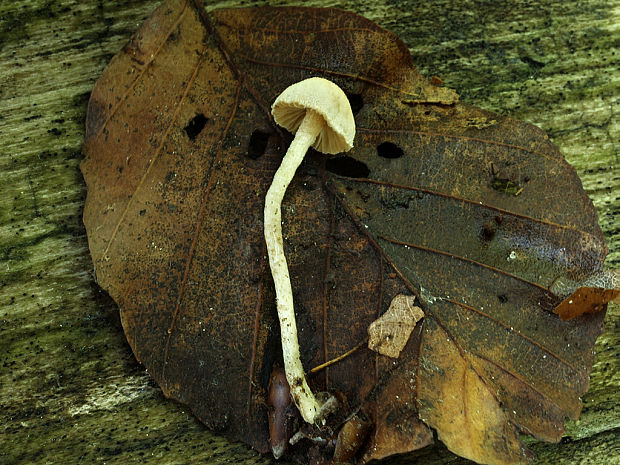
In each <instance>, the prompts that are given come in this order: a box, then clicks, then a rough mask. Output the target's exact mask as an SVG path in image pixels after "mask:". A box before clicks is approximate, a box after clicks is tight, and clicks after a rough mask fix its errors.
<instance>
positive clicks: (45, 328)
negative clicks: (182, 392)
mask: <svg viewBox="0 0 620 465" xmlns="http://www.w3.org/2000/svg"><path fill="white" fill-rule="evenodd" d="M258 3H261V4H265V3H268V4H276V3H278V2H253V3H252V4H258ZM388 3H389V6H388ZM157 4H158V2H152V1H149V2H131V1H126V2H119V1H100V2H94V1H92V2H91V1H85V2H77V1H70V0H59V1H58V2H54V3H52V4H51V3H49V2H42V1H40V0H33V1H32V2H27V3H26V2H9V1H6V0H5V1H3V2H1V3H0V150H1V152H0V199H2V204H1V205H2V208H0V270H1V272H0V317H1V321H2V325H1V326H0V332H1V333H0V341H1V342H0V349H1V352H2V354H3V355H2V358H3V360H2V370H0V399H1V404H2V409H1V418H2V427H1V429H0V431H2V434H0V463H7V464H9V463H11V464H13V463H63V464H67V463H103V462H105V463H161V462H166V463H171V464H175V463H205V462H207V463H224V462H231V461H232V462H239V463H248V464H249V463H272V459H270V458H269V457H260V456H258V455H257V454H256V453H255V452H253V451H252V450H250V449H248V448H247V447H245V446H243V445H241V444H237V443H230V442H228V441H226V440H225V439H223V438H221V437H218V436H216V435H214V434H213V433H211V432H209V431H207V430H206V429H205V428H204V427H203V426H202V425H201V424H199V423H198V422H197V421H196V420H194V419H193V417H192V416H191V415H190V414H189V413H188V412H187V411H186V410H185V409H184V408H183V407H181V406H179V405H178V404H176V403H174V402H170V401H167V400H165V399H164V398H163V395H162V394H161V393H160V391H159V389H158V388H156V387H155V386H154V385H153V383H152V382H151V381H150V378H149V377H148V375H147V374H146V373H145V372H144V370H143V369H142V368H141V367H140V366H139V365H137V363H136V362H135V359H134V358H133V356H132V354H131V352H130V351H129V348H128V346H127V344H126V342H125V339H124V336H123V333H122V330H121V327H120V322H119V320H118V312H117V309H116V307H115V305H114V303H113V302H112V301H111V300H110V299H109V298H108V297H107V296H106V295H105V294H104V293H103V292H102V291H100V290H99V288H98V286H97V285H96V283H95V282H94V279H93V273H92V262H91V259H90V256H89V253H88V249H87V243H86V237H85V231H84V227H83V225H82V221H81V214H82V208H83V202H84V197H85V188H84V184H83V180H82V178H81V175H80V172H79V162H80V160H81V157H82V155H81V145H82V142H83V137H84V117H85V113H86V103H87V101H88V97H89V92H90V90H91V89H92V86H93V84H94V82H95V80H96V79H97V78H98V77H99V75H100V74H101V72H102V70H103V68H104V67H105V66H106V64H107V62H108V61H109V59H110V58H111V56H112V55H113V54H114V53H116V52H117V51H118V49H120V47H122V46H123V45H124V43H125V42H126V41H127V39H128V38H129V37H130V35H131V34H132V33H133V32H134V31H135V29H136V28H137V27H138V25H139V24H140V23H141V22H142V21H143V20H144V19H145V18H146V17H147V16H148V15H149V14H150V12H151V11H152V10H153V9H154V8H155V6H156V5H157ZM305 4H306V5H309V6H328V2H326V1H324V0H323V1H320V0H318V1H312V2H306V3H305ZM223 6H226V7H231V6H241V2H239V1H228V2H217V3H213V4H210V5H209V8H210V9H211V8H216V7H223ZM329 6H338V7H341V8H344V9H348V10H351V11H355V12H357V13H360V14H362V15H364V16H366V17H367V18H369V19H371V20H373V21H375V22H377V23H378V24H379V25H381V26H383V27H386V28H388V29H390V30H392V31H393V32H395V33H396V34H398V35H399V36H400V37H401V38H402V39H403V40H404V41H405V43H406V44H407V45H408V46H409V48H410V50H411V52H412V55H413V60H414V62H415V63H416V64H417V65H418V68H419V69H420V71H421V72H422V73H423V74H426V75H427V76H431V75H437V76H440V77H441V78H442V79H443V81H444V83H445V85H446V86H448V87H452V88H455V89H456V90H457V91H458V92H459V94H460V95H461V99H462V100H463V101H466V102H468V103H472V104H474V105H477V106H480V107H482V108H485V109H489V110H493V111H497V112H499V113H502V114H508V115H510V116H512V117H515V118H518V119H522V120H525V121H528V122H531V123H534V124H536V125H538V126H540V127H541V128H543V129H544V130H545V131H547V132H548V133H549V135H550V137H551V138H552V140H553V141H554V143H555V144H557V145H558V146H559V148H560V150H561V151H562V153H564V155H565V156H566V158H567V159H568V161H569V162H570V163H572V164H573V165H574V166H575V167H576V169H577V171H578V173H579V175H580V177H581V179H582V182H583V185H584V188H585V189H586V191H587V193H588V194H589V195H590V197H591V198H592V199H593V201H594V204H595V206H596V208H597V209H598V212H599V216H600V223H601V226H602V228H603V231H604V233H605V235H606V238H607V240H608V244H609V248H610V250H611V253H610V256H609V258H608V262H607V264H608V266H609V267H618V266H619V265H620V234H618V230H619V229H620V223H619V219H618V218H619V217H620V216H619V215H618V213H619V210H620V176H618V169H617V166H618V163H620V154H619V151H618V140H620V124H619V122H618V117H617V114H616V113H615V110H614V108H615V107H617V105H618V91H617V86H618V81H619V79H620V76H619V73H618V72H617V68H618V57H617V51H615V48H614V43H615V42H617V32H616V31H615V26H616V25H617V24H618V22H619V21H620V17H619V16H618V13H617V11H616V10H614V9H613V8H612V7H611V6H610V5H609V4H608V3H607V2H603V1H601V0H597V1H587V2H543V1H539V2H535V3H531V2H524V1H520V0H519V1H515V2H513V3H512V4H511V5H510V6H506V5H505V4H502V3H501V2H498V3H490V4H478V3H476V4H474V3H468V2H464V3H463V2H462V3H458V4H454V3H453V2H447V1H435V2H425V3H423V4H419V2H403V3H402V5H401V6H400V7H394V6H392V4H391V3H390V2H386V1H379V2H375V1H372V2H371V1H363V2H340V3H336V4H334V3H331V2H330V3H329ZM614 53H615V54H614ZM619 323H620V310H619V309H618V306H611V307H610V311H609V313H608V316H607V320H606V324H607V328H606V332H605V333H604V334H603V336H601V338H600V339H599V341H598V343H597V345H596V351H597V356H596V359H595V365H594V368H593V371H592V376H591V388H590V391H589V392H588V393H587V394H586V395H585V396H584V397H583V401H584V410H583V413H582V416H581V419H580V420H578V421H577V422H573V423H569V424H568V426H567V433H566V436H565V438H564V439H563V440H562V442H561V443H560V444H557V445H549V444H533V445H531V447H532V449H533V450H534V451H535V452H536V454H537V456H538V459H537V462H536V463H540V464H544V463H558V464H572V463H582V462H583V463H591V464H607V463H613V461H614V460H619V459H620V440H619V439H618V437H617V436H618V435H617V431H618V427H619V426H620V413H619V411H618V405H620V402H619V401H620V389H618V387H619V384H620V383H619V381H618V372H619V370H618V368H620V367H619V362H618V359H619V358H618V353H617V347H618V345H619V343H620V331H619V330H618V326H619ZM385 463H392V464H395V463H426V464H442V463H468V462H467V461H466V460H464V459H459V458H456V457H455V456H454V455H452V454H451V453H449V452H448V451H446V449H445V448H444V447H443V446H441V445H437V446H432V447H429V448H426V449H424V450H422V451H419V452H417V453H415V454H410V455H406V456H402V457H397V458H394V459H391V460H389V461H387V462H385Z"/></svg>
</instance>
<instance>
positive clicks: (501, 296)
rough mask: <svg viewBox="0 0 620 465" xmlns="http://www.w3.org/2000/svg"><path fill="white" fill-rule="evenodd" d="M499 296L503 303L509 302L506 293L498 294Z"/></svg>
mask: <svg viewBox="0 0 620 465" xmlns="http://www.w3.org/2000/svg"><path fill="white" fill-rule="evenodd" d="M497 298H498V300H499V301H500V302H501V303H503V304H505V303H506V302H508V297H506V295H505V294H499V295H498V296H497Z"/></svg>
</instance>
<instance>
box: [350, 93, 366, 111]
mask: <svg viewBox="0 0 620 465" xmlns="http://www.w3.org/2000/svg"><path fill="white" fill-rule="evenodd" d="M347 98H348V99H349V105H351V111H352V112H353V114H354V115H357V114H358V113H359V111H360V110H361V109H362V107H363V106H364V99H363V98H362V95H361V94H347Z"/></svg>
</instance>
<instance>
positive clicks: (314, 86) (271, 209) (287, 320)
mask: <svg viewBox="0 0 620 465" xmlns="http://www.w3.org/2000/svg"><path fill="white" fill-rule="evenodd" d="M271 113H272V114H273V118H274V120H275V122H276V123H277V124H279V125H280V126H283V127H284V128H286V129H287V130H289V131H291V132H292V133H294V134H295V138H294V139H293V141H292V142H291V145H290V146H289V148H288V150H287V152H286V154H285V155H284V158H283V159H282V163H281V165H280V167H279V168H278V170H277V171H276V173H275V175H274V177H273V182H272V184H271V186H270V187H269V190H268V191H267V195H266V196H265V218H264V220H265V243H266V245H267V253H268V255H269V266H270V267H271V274H272V276H273V283H274V286H275V290H276V301H277V309H278V318H279V320H280V333H281V338H282V354H283V358H284V371H285V372H286V379H287V381H288V384H289V386H290V389H291V397H292V398H293V400H294V402H295V405H297V408H298V409H299V412H300V413H301V416H302V417H303V418H304V420H305V421H307V422H308V423H311V424H313V423H315V422H317V421H318V420H321V419H323V418H324V417H325V416H326V415H327V413H328V409H327V408H326V407H327V405H331V406H333V403H334V401H335V399H334V398H333V397H332V398H331V401H329V400H328V401H326V402H324V403H323V402H319V401H318V400H317V399H316V397H315V396H314V394H313V393H312V391H311V390H310V387H309V386H308V383H307V381H306V377H305V374H304V369H303V366H302V364H301V360H300V358H299V341H298V339H297V324H296V322H295V309H294V306H293V291H292V288H291V280H290V277H289V272H288V266H287V263H286V257H285V256H284V245H283V242H282V212H281V204H282V198H283V197H284V193H285V192H286V188H287V186H288V185H289V184H290V182H291V180H292V179H293V176H294V175H295V171H296V170H297V168H298V167H299V165H300V164H301V161H302V160H303V158H304V155H305V154H306V151H307V150H308V148H310V146H312V147H313V148H315V149H316V150H318V151H319V152H322V153H326V154H335V153H340V152H346V151H348V150H350V149H351V148H352V147H353V137H354V136H355V121H354V119H353V113H352V111H351V106H350V104H349V100H348V99H347V96H346V95H345V94H344V92H343V91H342V89H340V87H338V86H337V85H336V84H334V83H333V82H331V81H328V80H327V79H322V78H318V77H314V78H310V79H306V80H304V81H300V82H298V83H295V84H293V85H291V86H290V87H288V88H286V89H285V90H284V91H283V92H282V93H281V94H280V95H279V96H278V98H276V100H275V102H274V103H273V105H272V107H271Z"/></svg>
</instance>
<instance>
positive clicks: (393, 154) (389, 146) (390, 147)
mask: <svg viewBox="0 0 620 465" xmlns="http://www.w3.org/2000/svg"><path fill="white" fill-rule="evenodd" d="M404 154H405V153H404V152H403V149H401V148H400V147H399V146H398V145H396V144H393V143H392V142H383V143H381V144H379V145H378V146H377V155H379V156H380V157H381V158H400V157H402V156H403V155H404Z"/></svg>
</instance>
